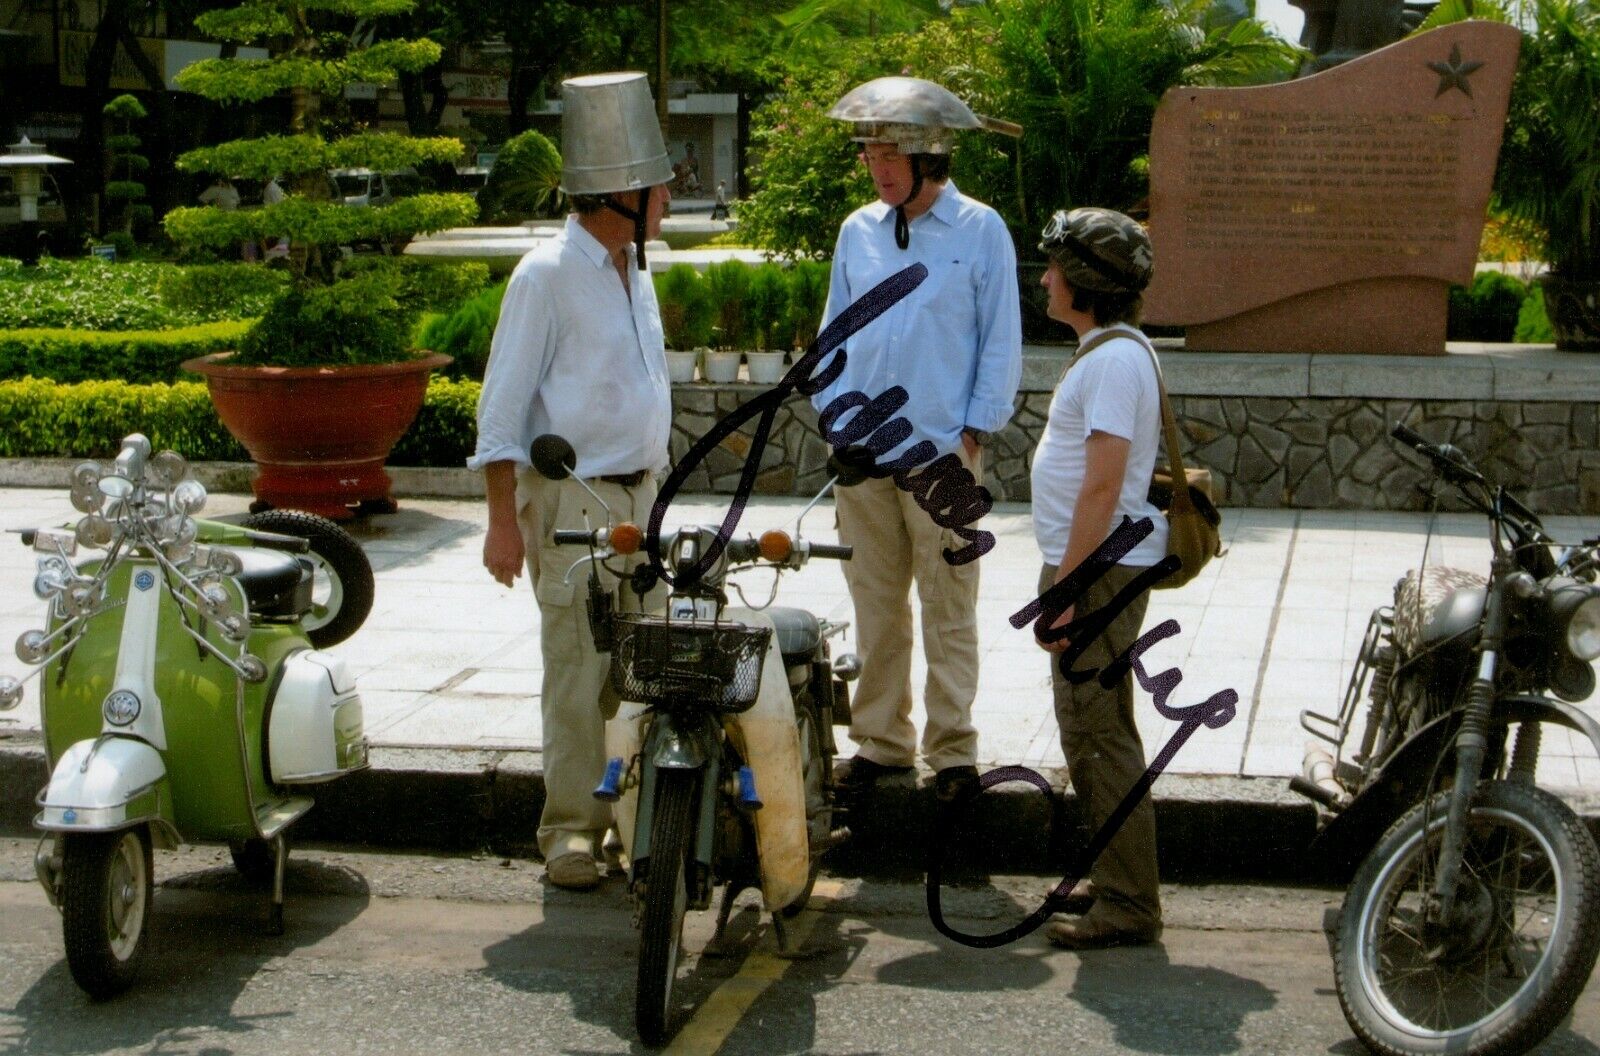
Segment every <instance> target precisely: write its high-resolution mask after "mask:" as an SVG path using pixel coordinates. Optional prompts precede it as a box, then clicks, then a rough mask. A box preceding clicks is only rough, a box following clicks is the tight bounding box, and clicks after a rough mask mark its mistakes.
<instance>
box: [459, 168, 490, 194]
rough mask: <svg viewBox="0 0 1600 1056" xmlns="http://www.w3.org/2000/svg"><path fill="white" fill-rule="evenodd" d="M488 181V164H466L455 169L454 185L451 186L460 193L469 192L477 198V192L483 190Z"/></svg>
mask: <svg viewBox="0 0 1600 1056" xmlns="http://www.w3.org/2000/svg"><path fill="white" fill-rule="evenodd" d="M488 182H489V166H487V165H468V166H465V167H462V168H458V169H456V180H455V186H454V187H453V188H451V189H452V190H454V191H458V192H460V193H462V194H470V195H472V197H473V200H477V197H478V192H479V191H481V190H483V188H484V186H485V185H487V184H488Z"/></svg>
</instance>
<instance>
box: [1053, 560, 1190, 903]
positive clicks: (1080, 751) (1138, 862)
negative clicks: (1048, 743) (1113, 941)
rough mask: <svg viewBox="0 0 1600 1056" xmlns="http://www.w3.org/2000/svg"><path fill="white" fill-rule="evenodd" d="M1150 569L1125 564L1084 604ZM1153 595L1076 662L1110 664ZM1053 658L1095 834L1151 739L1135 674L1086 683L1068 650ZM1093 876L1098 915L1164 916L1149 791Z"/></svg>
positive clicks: (1070, 755)
mask: <svg viewBox="0 0 1600 1056" xmlns="http://www.w3.org/2000/svg"><path fill="white" fill-rule="evenodd" d="M1143 571H1144V569H1142V568H1134V567H1130V566H1127V565H1117V566H1116V567H1115V568H1112V569H1111V570H1110V571H1109V572H1107V573H1106V574H1105V575H1104V576H1103V577H1101V579H1100V580H1099V581H1098V582H1096V583H1095V584H1094V585H1092V586H1091V587H1090V588H1089V589H1088V591H1087V592H1085V594H1084V596H1083V598H1082V600H1080V601H1079V602H1078V606H1077V611H1078V612H1079V613H1080V614H1082V613H1088V612H1093V611H1095V610H1098V609H1100V608H1102V607H1104V606H1105V605H1107V604H1108V603H1109V602H1110V601H1111V599H1112V598H1113V597H1115V596H1116V594H1117V592H1118V591H1119V590H1121V589H1122V588H1123V587H1125V586H1127V585H1128V583H1129V582H1130V581H1132V580H1133V578H1134V577H1135V576H1137V575H1138V574H1139V573H1140V572H1143ZM1055 578H1056V566H1054V565H1048V564H1047V565H1045V566H1044V572H1043V574H1041V575H1040V577H1039V593H1040V594H1043V593H1044V592H1045V591H1046V590H1047V589H1049V588H1050V586H1051V585H1053V584H1054V583H1055ZM1149 604H1150V595H1149V594H1148V593H1145V594H1141V595H1140V596H1139V597H1138V599H1137V600H1135V601H1134V602H1133V604H1131V605H1129V606H1128V607H1127V608H1125V609H1123V610H1122V612H1121V613H1119V614H1118V615H1117V617H1116V619H1114V620H1112V622H1111V626H1109V627H1108V628H1106V630H1105V632H1104V633H1102V634H1101V635H1100V637H1098V638H1097V639H1095V641H1094V642H1093V644H1091V645H1090V646H1089V648H1088V649H1087V650H1086V651H1085V652H1084V654H1083V655H1082V656H1081V657H1079V658H1078V659H1077V661H1076V662H1075V663H1074V664H1073V667H1074V669H1075V670H1078V671H1090V670H1095V669H1102V670H1103V669H1104V668H1105V667H1106V666H1107V665H1108V664H1110V663H1111V661H1112V660H1113V659H1115V658H1116V657H1117V656H1119V655H1121V654H1122V653H1123V652H1124V651H1125V650H1126V649H1127V648H1128V647H1129V646H1131V645H1132V644H1133V643H1134V642H1135V641H1137V640H1138V637H1139V629H1140V627H1141V626H1142V625H1143V623H1144V614H1145V610H1146V609H1147V608H1148V607H1149ZM1047 655H1048V656H1049V658H1050V683H1051V688H1052V689H1053V690H1054V693H1055V706H1056V722H1058V723H1059V724H1060V726H1061V750H1062V753H1063V754H1064V755H1066V757H1067V774H1068V776H1069V777H1070V778H1071V779H1072V789H1073V791H1074V792H1075V793H1076V794H1077V797H1078V802H1079V803H1080V804H1082V805H1083V806H1084V808H1085V813H1086V815H1087V817H1088V822H1089V836H1090V838H1091V839H1092V838H1093V834H1094V833H1095V832H1096V831H1098V829H1099V828H1100V826H1101V824H1103V823H1104V822H1105V820H1106V818H1107V817H1109V816H1110V815H1111V812H1112V811H1114V810H1116V809H1117V804H1119V803H1121V802H1122V797H1123V796H1125V795H1127V792H1128V789H1130V788H1132V787H1133V786H1134V784H1135V783H1136V782H1137V781H1138V780H1139V778H1140V777H1141V776H1142V775H1143V774H1144V770H1145V758H1144V743H1143V742H1142V741H1141V740H1140V739H1139V728H1138V726H1137V725H1135V723H1134V719H1133V704H1134V699H1133V674H1132V673H1131V672H1129V673H1126V674H1124V675H1123V676H1122V679H1121V681H1119V682H1118V683H1117V684H1116V685H1115V686H1114V687H1113V688H1111V689H1105V688H1104V687H1102V686H1101V685H1100V681H1099V679H1098V678H1095V679H1090V680H1089V681H1087V682H1085V683H1083V684H1082V685H1079V686H1074V685H1072V684H1071V683H1069V682H1068V681H1067V680H1066V679H1065V678H1063V677H1062V675H1061V668H1060V666H1059V664H1058V661H1059V660H1060V659H1061V654H1059V653H1050V654H1047ZM1089 878H1090V879H1091V880H1093V881H1094V885H1095V887H1096V888H1098V889H1099V898H1098V900H1097V901H1096V902H1095V906H1094V909H1092V910H1091V911H1090V916H1091V917H1093V918H1095V919H1096V920H1102V919H1104V920H1109V921H1110V922H1111V923H1113V924H1115V925H1116V926H1117V927H1122V928H1128V927H1137V926H1141V925H1144V924H1151V923H1154V924H1159V923H1160V922H1161V881H1160V878H1159V876H1158V874H1157V872H1156V812H1155V807H1154V806H1153V805H1152V804H1151V802H1150V797H1149V796H1148V795H1146V796H1145V797H1144V798H1143V799H1142V800H1140V801H1139V805H1138V806H1137V807H1135V808H1134V810H1133V813H1132V814H1131V815H1129V817H1128V819H1127V821H1126V822H1124V823H1123V825H1122V828H1121V830H1119V831H1118V833H1117V835H1116V836H1115V837H1114V838H1113V839H1112V840H1111V843H1110V845H1109V846H1107V847H1106V849H1105V850H1104V851H1102V852H1101V853H1100V857H1099V858H1098V859H1096V860H1095V863H1094V866H1093V867H1092V868H1091V869H1090V870H1089Z"/></svg>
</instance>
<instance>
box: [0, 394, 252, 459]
mask: <svg viewBox="0 0 1600 1056" xmlns="http://www.w3.org/2000/svg"><path fill="white" fill-rule="evenodd" d="M0 421H4V422H5V423H6V427H5V429H3V430H0V457H3V458H48V457H57V458H64V457H89V458H93V457H106V456H112V455H115V454H116V453H117V449H118V447H119V446H120V445H121V443H122V438H123V437H125V436H127V435H128V434H129V433H135V432H138V433H143V434H144V435H146V436H148V437H149V438H150V443H151V445H152V446H153V447H155V448H156V449H157V450H160V449H161V448H166V447H170V448H172V449H173V450H175V451H178V452H181V453H182V454H183V455H184V457H186V458H190V459H193V460H196V461H241V460H244V459H246V458H247V456H246V455H245V453H244V449H243V448H241V447H240V446H239V444H238V442H237V441H235V440H234V439H233V437H232V436H230V435H229V434H228V431H227V430H226V429H224V428H223V426H222V422H221V421H219V420H218V419H217V412H216V411H215V410H214V409H213V408H212V406H211V397H210V396H209V395H208V394H207V393H206V387H205V386H204V385H203V384H197V383H194V382H179V383H178V384H176V385H164V384H155V385H130V384H129V383H127V382H125V381H85V382H80V383H79V384H76V385H58V384H56V383H55V382H53V381H48V380H45V379H41V378H24V379H22V380H20V381H4V382H0Z"/></svg>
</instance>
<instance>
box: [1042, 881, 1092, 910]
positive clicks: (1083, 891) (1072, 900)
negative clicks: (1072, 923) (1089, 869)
mask: <svg viewBox="0 0 1600 1056" xmlns="http://www.w3.org/2000/svg"><path fill="white" fill-rule="evenodd" d="M1054 892H1055V888H1054V887H1051V888H1050V890H1049V891H1047V892H1046V893H1045V897H1046V898H1047V899H1048V900H1049V902H1050V911H1051V912H1052V913H1066V914H1068V915H1070V916H1074V917H1081V916H1083V915H1084V914H1085V913H1087V912H1089V910H1091V909H1093V908H1094V904H1095V900H1096V899H1098V898H1099V897H1100V892H1098V891H1096V890H1095V886H1094V881H1093V880H1090V879H1088V878H1087V877H1085V878H1084V879H1082V880H1079V881H1078V882H1077V883H1075V884H1073V885H1072V890H1071V891H1069V892H1068V893H1067V894H1065V895H1062V896H1060V897H1059V898H1054V897H1051V896H1052V895H1053V894H1054Z"/></svg>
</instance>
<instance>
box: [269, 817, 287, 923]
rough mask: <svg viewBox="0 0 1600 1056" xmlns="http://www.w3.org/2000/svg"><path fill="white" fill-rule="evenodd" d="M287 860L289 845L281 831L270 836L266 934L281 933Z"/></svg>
mask: <svg viewBox="0 0 1600 1056" xmlns="http://www.w3.org/2000/svg"><path fill="white" fill-rule="evenodd" d="M288 860H289V847H288V845H287V844H286V843H285V842H284V839H283V833H281V832H280V833H278V835H276V836H274V837H273V838H272V907H271V908H270V909H269V910H268V911H267V934H268V935H271V936H274V937H276V936H279V935H282V934H283V871H284V866H285V865H286V864H287V863H288Z"/></svg>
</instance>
